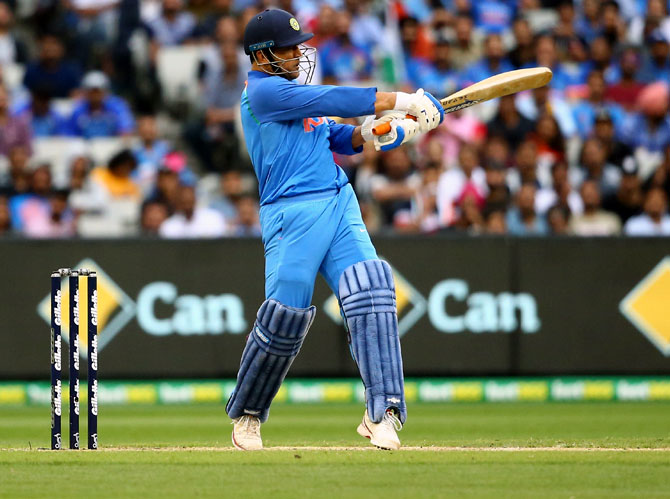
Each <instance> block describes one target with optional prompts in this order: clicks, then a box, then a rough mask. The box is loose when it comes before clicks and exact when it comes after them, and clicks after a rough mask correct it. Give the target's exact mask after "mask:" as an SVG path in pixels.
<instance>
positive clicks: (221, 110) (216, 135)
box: [185, 42, 246, 172]
mask: <svg viewBox="0 0 670 499" xmlns="http://www.w3.org/2000/svg"><path fill="white" fill-rule="evenodd" d="M220 49H221V59H222V66H223V70H222V72H221V73H220V76H219V77H217V78H212V79H210V80H208V83H207V85H206V86H205V88H204V95H203V102H204V104H205V106H206V110H205V115H204V118H203V119H204V123H203V121H202V120H199V121H198V122H196V123H192V124H190V125H189V126H188V127H187V128H186V130H185V136H186V139H187V140H188V142H189V144H190V145H191V147H192V148H193V150H194V152H195V153H196V154H197V156H198V159H199V160H200V161H201V162H202V164H203V166H204V167H205V169H206V170H207V171H210V172H221V171H225V170H227V169H229V168H232V167H235V166H237V165H238V163H239V161H240V157H239V147H238V143H239V140H238V137H237V134H236V132H235V115H236V112H237V111H236V108H237V106H238V105H239V102H240V95H241V94H242V90H244V84H245V81H246V73H245V72H244V71H243V70H242V68H241V67H240V64H239V59H238V57H237V48H236V45H235V44H233V43H231V42H225V43H222V44H221V46H220Z"/></svg>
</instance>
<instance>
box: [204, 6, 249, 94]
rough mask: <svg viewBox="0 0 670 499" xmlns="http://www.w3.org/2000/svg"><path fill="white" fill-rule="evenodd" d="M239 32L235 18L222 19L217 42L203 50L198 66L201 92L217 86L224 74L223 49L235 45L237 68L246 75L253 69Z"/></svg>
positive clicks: (218, 28) (217, 33)
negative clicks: (240, 41)
mask: <svg viewBox="0 0 670 499" xmlns="http://www.w3.org/2000/svg"><path fill="white" fill-rule="evenodd" d="M239 38H240V36H239V32H238V29H237V24H236V22H235V18H233V17H222V18H221V19H220V20H219V24H218V27H217V30H216V40H215V41H212V42H211V43H209V44H207V45H206V46H205V47H203V49H202V55H201V59H200V62H199V64H198V80H199V81H200V86H201V90H202V91H203V92H206V91H208V89H211V88H213V87H215V86H216V84H217V82H218V81H220V80H221V78H222V77H223V74H224V62H225V59H224V54H223V53H222V51H223V47H224V46H226V45H231V44H232V45H233V46H234V47H236V49H237V58H238V61H237V66H238V67H239V68H240V69H241V71H242V73H244V74H245V75H246V74H247V72H248V71H249V69H251V64H250V60H249V56H248V55H246V54H245V53H244V49H243V48H241V46H240V45H239Z"/></svg>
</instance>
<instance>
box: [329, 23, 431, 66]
mask: <svg viewBox="0 0 670 499" xmlns="http://www.w3.org/2000/svg"><path fill="white" fill-rule="evenodd" d="M335 23H336V27H337V26H338V25H339V13H338V17H337V18H336V20H335ZM398 24H399V26H398V27H399V29H400V43H401V45H402V50H403V55H404V57H405V60H408V59H410V58H412V57H414V58H419V59H430V57H431V53H432V49H433V46H432V43H431V40H430V34H429V33H428V32H427V30H426V29H425V27H424V26H422V25H421V24H419V21H418V20H417V19H416V18H414V17H403V18H402V19H400V22H399V23H398ZM336 29H337V31H336V33H338V32H341V31H340V29H339V28H336Z"/></svg>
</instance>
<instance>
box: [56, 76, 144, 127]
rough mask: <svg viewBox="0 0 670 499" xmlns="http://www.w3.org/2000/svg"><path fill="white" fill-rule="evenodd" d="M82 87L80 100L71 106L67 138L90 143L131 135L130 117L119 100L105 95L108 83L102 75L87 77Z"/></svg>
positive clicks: (132, 123) (131, 120)
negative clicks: (96, 140) (68, 135)
mask: <svg viewBox="0 0 670 499" xmlns="http://www.w3.org/2000/svg"><path fill="white" fill-rule="evenodd" d="M83 87H84V90H85V95H84V98H83V99H81V100H80V101H79V102H77V104H76V105H75V106H74V109H73V111H72V115H71V116H70V118H69V120H68V128H69V132H70V134H71V135H74V136H77V137H83V138H86V139H92V138H96V137H118V136H123V135H130V134H131V133H133V131H134V130H135V121H134V119H133V115H132V113H131V111H130V109H129V107H128V105H127V104H126V102H125V101H124V100H123V99H121V98H120V97H116V96H115V95H111V94H110V93H109V80H108V79H107V76H105V74H104V73H102V72H100V71H92V72H90V73H88V74H87V75H86V76H85V77H84V80H83Z"/></svg>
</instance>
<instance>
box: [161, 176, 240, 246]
mask: <svg viewBox="0 0 670 499" xmlns="http://www.w3.org/2000/svg"><path fill="white" fill-rule="evenodd" d="M227 232H228V228H227V226H226V220H225V219H224V218H223V216H222V215H221V214H220V213H219V212H218V211H216V210H213V209H211V208H206V207H197V206H196V197H195V188H193V187H191V186H186V185H182V186H180V187H179V189H178V191H177V206H176V213H175V214H174V215H172V216H171V217H170V218H168V219H167V220H165V222H163V224H162V225H161V227H160V230H159V234H160V236H161V237H165V238H169V239H190V238H199V237H203V238H213V237H223V236H224V235H226V233H227Z"/></svg>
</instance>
